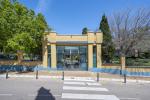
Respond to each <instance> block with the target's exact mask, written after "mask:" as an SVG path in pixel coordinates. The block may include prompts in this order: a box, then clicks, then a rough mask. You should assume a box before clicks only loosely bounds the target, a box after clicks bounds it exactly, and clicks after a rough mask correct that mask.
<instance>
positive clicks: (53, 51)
mask: <svg viewBox="0 0 150 100" xmlns="http://www.w3.org/2000/svg"><path fill="white" fill-rule="evenodd" d="M56 62H57V61H56V44H51V68H52V69H56V66H57V64H56Z"/></svg>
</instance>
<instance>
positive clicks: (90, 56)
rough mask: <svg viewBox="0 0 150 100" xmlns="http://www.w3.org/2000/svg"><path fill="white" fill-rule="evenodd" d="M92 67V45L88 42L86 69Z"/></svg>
mask: <svg viewBox="0 0 150 100" xmlns="http://www.w3.org/2000/svg"><path fill="white" fill-rule="evenodd" d="M92 68H93V45H92V44H88V69H92Z"/></svg>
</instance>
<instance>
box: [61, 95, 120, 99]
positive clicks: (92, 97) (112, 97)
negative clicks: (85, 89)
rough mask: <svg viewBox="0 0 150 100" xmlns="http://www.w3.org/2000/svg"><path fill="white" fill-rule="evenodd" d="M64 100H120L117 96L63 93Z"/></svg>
mask: <svg viewBox="0 0 150 100" xmlns="http://www.w3.org/2000/svg"><path fill="white" fill-rule="evenodd" d="M62 98H63V99H84V100H87V99H91V100H101V99H102V100H119V98H117V97H116V96H115V95H99V94H72V93H62Z"/></svg>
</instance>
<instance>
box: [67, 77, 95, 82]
mask: <svg viewBox="0 0 150 100" xmlns="http://www.w3.org/2000/svg"><path fill="white" fill-rule="evenodd" d="M64 80H65V81H83V82H95V80H88V79H78V78H77V79H69V78H68V79H66V78H65V79H64Z"/></svg>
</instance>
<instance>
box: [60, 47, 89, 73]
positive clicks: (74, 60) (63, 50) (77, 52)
mask: <svg viewBox="0 0 150 100" xmlns="http://www.w3.org/2000/svg"><path fill="white" fill-rule="evenodd" d="M57 67H58V68H63V69H64V70H87V46H57Z"/></svg>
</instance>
